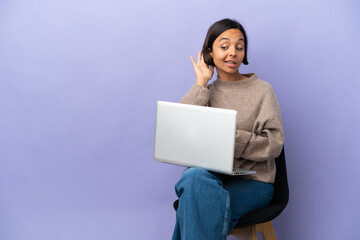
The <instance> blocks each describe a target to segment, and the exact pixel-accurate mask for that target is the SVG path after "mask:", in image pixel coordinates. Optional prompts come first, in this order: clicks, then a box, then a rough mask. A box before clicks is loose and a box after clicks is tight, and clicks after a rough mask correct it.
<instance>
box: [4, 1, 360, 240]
mask: <svg viewBox="0 0 360 240" xmlns="http://www.w3.org/2000/svg"><path fill="white" fill-rule="evenodd" d="M359 10H360V4H359V3H357V1H355V0H354V1H340V0H339V1H328V0H326V1H325V0H321V1H310V0H307V1H304V0H301V1H300V0H297V1H291V2H290V1H285V0H284V1H267V0H263V1H214V2H212V1H204V0H201V1H200V0H199V1H189V0H186V1H165V0H163V1H146V0H138V1H126V2H125V1H115V0H103V1H99V0H98V1H95V0H92V1H84V0H83V1H81V0H71V1H69V0H65V1H41V0H33V1H20V0H12V1H10V0H3V1H1V2H0V114H1V116H0V213H1V214H0V239H4V240H48V239H52V240H58V239H62V240H63V239H66V240H69V239H87V240H95V239H96V240H97V239H107V240H112V239H114V240H115V239H156V240H166V239H170V237H171V234H172V230H173V226H174V223H175V212H174V210H173V208H172V202H173V201H174V200H175V199H176V196H175V193H174V184H175V183H176V181H177V180H178V179H179V177H180V174H181V172H182V170H183V168H181V167H177V166H172V165H166V164H162V163H158V162H155V161H154V160H153V159H152V154H153V138H154V123H155V104H156V101H157V100H165V101H179V100H180V99H181V97H182V96H183V95H184V94H185V93H186V92H187V91H188V89H189V88H190V87H191V85H192V84H193V83H194V82H195V80H194V73H193V69H192V65H191V62H190V56H191V55H192V56H196V53H197V51H198V50H200V48H201V46H202V43H203V40H204V37H205V34H206V31H207V29H208V27H209V26H210V25H211V24H212V23H213V22H215V21H217V20H219V19H222V18H224V17H230V18H235V19H237V20H239V21H240V22H241V23H242V24H243V25H244V26H245V29H246V30H247V33H248V37H249V42H250V45H249V62H250V64H249V65H248V66H242V67H241V72H243V73H245V72H256V73H257V74H258V76H259V77H260V78H261V79H264V80H266V81H268V82H270V83H271V84H272V85H273V87H274V89H275V92H276V94H277V96H278V99H279V102H280V106H281V111H282V115H283V125H284V131H285V138H286V139H285V146H286V156H287V166H288V175H289V184H290V191H291V199H290V202H289V205H288V207H287V208H286V210H285V211H284V212H283V214H282V215H281V216H280V217H278V218H277V219H276V220H275V221H274V227H275V230H276V233H277V235H278V238H279V239H292V240H300V239H359V238H360V232H359V229H358V224H359V222H360V211H359V198H360V191H359V186H358V184H359V182H360V170H359V169H360V163H359V160H360V156H359V150H358V147H359V145H360V141H359V136H358V135H359V132H360V129H359V123H360V106H359V102H360V97H359V95H358V92H359V90H360V83H359V82H360V81H359V68H360V67H359V64H360V61H359V56H360V47H359V39H360V28H359V23H360V15H359Z"/></svg>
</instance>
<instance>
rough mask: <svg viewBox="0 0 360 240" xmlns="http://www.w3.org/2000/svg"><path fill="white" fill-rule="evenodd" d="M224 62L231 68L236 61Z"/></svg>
mask: <svg viewBox="0 0 360 240" xmlns="http://www.w3.org/2000/svg"><path fill="white" fill-rule="evenodd" d="M225 63H226V65H227V66H228V67H231V68H233V67H236V62H234V61H225Z"/></svg>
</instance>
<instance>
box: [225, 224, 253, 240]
mask: <svg viewBox="0 0 360 240" xmlns="http://www.w3.org/2000/svg"><path fill="white" fill-rule="evenodd" d="M231 235H233V236H235V237H237V238H238V239H241V240H258V238H257V234H256V226H255V225H253V226H249V227H244V228H235V229H234V230H233V231H232V232H231Z"/></svg>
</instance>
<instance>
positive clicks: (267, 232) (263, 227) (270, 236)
mask: <svg viewBox="0 0 360 240" xmlns="http://www.w3.org/2000/svg"><path fill="white" fill-rule="evenodd" d="M257 225H259V228H260V232H261V234H262V237H263V238H264V240H277V238H276V235H275V231H274V228H273V225H272V223H271V221H269V222H266V223H261V224H257Z"/></svg>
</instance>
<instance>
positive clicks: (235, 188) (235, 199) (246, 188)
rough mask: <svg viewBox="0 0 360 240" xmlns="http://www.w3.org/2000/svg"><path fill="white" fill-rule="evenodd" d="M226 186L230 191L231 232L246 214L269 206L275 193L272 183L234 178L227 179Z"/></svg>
mask: <svg viewBox="0 0 360 240" xmlns="http://www.w3.org/2000/svg"><path fill="white" fill-rule="evenodd" d="M224 188H225V189H226V190H227V191H228V192H229V195H230V205H231V221H230V226H229V233H230V232H231V231H232V229H233V228H234V227H235V226H236V224H237V222H238V220H239V219H240V218H241V217H243V216H244V215H245V214H247V213H250V212H252V211H255V210H257V209H260V208H264V207H267V206H268V205H269V204H270V202H271V199H272V196H273V194H274V187H273V185H272V184H271V183H265V182H260V181H255V180H245V179H239V178H233V179H231V180H228V181H225V183H224Z"/></svg>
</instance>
